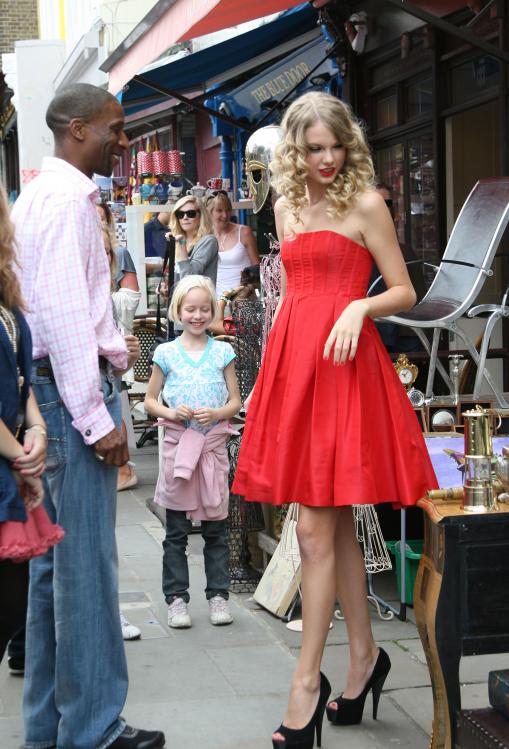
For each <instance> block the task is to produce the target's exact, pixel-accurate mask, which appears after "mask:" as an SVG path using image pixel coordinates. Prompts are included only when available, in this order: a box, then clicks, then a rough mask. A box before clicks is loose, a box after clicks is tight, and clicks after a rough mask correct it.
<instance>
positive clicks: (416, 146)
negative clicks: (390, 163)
mask: <svg viewBox="0 0 509 749" xmlns="http://www.w3.org/2000/svg"><path fill="white" fill-rule="evenodd" d="M433 158H434V157H433V140H432V137H431V135H429V134H426V135H422V136H419V137H418V138H414V139H412V140H410V141H409V142H408V160H409V184H410V236H411V245H412V250H413V252H414V254H415V255H416V257H417V258H418V259H419V260H424V261H426V262H428V263H436V262H437V259H438V240H437V226H436V191H435V173H434V169H433V167H434V162H433ZM424 275H425V277H426V278H427V279H428V280H431V279H432V278H433V271H432V270H431V269H427V270H425V272H424Z"/></svg>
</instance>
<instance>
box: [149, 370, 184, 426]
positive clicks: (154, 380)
mask: <svg viewBox="0 0 509 749" xmlns="http://www.w3.org/2000/svg"><path fill="white" fill-rule="evenodd" d="M163 385H164V373H163V370H162V369H161V367H160V366H159V365H158V364H156V363H155V362H154V364H153V365H152V374H151V375H150V380H149V382H148V386H147V394H146V396H145V410H146V411H147V413H149V414H150V415H151V416H158V417H160V418H162V419H170V421H185V420H186V419H192V418H193V411H192V409H191V408H189V406H185V405H180V406H177V408H168V406H165V405H164V404H163V403H159V400H158V398H159V395H160V393H161V390H162V389H163Z"/></svg>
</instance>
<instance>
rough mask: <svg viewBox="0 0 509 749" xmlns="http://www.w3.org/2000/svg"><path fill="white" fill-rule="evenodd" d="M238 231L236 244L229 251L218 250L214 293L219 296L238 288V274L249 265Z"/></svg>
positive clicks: (247, 255) (246, 252) (247, 254)
mask: <svg viewBox="0 0 509 749" xmlns="http://www.w3.org/2000/svg"><path fill="white" fill-rule="evenodd" d="M240 231H241V227H240V226H239V233H238V237H237V243H236V244H235V245H234V246H233V247H232V248H231V249H229V250H220V252H219V255H218V258H219V261H218V264H217V280H216V293H217V296H218V297H219V296H221V294H224V292H225V291H229V290H230V289H234V288H235V287H236V286H240V273H241V271H243V270H244V268H247V266H248V265H251V261H250V260H249V253H248V251H247V249H246V247H245V245H243V244H242V242H241V241H240Z"/></svg>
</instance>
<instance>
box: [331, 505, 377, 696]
mask: <svg viewBox="0 0 509 749" xmlns="http://www.w3.org/2000/svg"><path fill="white" fill-rule="evenodd" d="M336 512H337V520H336V526H335V528H336V536H335V547H336V583H337V595H338V598H339V601H340V605H341V610H342V612H343V615H344V617H345V622H346V628H347V632H348V641H349V646H350V666H349V669H348V676H347V680H346V687H345V689H344V691H343V695H344V697H347V698H350V699H352V698H355V697H357V696H358V695H359V694H360V693H361V692H362V690H363V689H364V686H365V684H366V682H367V680H368V679H369V677H370V675H371V672H372V670H373V667H374V665H375V663H376V659H377V657H378V648H377V646H376V644H375V641H374V639H373V632H372V630H371V619H370V616H369V610H368V600H367V594H368V591H367V584H366V568H365V565H364V556H363V554H362V551H361V548H360V546H359V542H358V541H357V537H356V535H355V524H354V519H353V511H352V508H351V507H342V508H339V509H338V510H336Z"/></svg>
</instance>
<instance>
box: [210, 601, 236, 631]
mask: <svg viewBox="0 0 509 749" xmlns="http://www.w3.org/2000/svg"><path fill="white" fill-rule="evenodd" d="M209 609H210V623H211V624H214V626H218V625H222V624H231V623H232V622H233V616H232V615H231V613H230V607H229V606H228V601H227V600H226V598H223V596H220V595H217V596H214V597H213V598H209Z"/></svg>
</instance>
